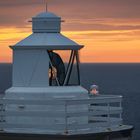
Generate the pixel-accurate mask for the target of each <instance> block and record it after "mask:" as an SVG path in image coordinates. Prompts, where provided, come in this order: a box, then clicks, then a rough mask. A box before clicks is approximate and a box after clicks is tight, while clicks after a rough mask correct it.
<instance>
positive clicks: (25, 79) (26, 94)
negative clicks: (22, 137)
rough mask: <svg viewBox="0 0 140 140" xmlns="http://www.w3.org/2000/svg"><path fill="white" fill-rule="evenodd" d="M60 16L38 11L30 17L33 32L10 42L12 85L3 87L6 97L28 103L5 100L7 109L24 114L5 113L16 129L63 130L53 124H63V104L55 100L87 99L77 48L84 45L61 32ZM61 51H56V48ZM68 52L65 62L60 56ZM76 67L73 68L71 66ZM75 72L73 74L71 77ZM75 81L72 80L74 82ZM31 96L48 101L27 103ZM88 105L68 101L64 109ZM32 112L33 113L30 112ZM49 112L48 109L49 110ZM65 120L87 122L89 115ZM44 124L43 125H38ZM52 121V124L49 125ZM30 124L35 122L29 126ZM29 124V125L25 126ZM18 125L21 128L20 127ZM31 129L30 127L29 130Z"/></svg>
mask: <svg viewBox="0 0 140 140" xmlns="http://www.w3.org/2000/svg"><path fill="white" fill-rule="evenodd" d="M60 29H61V18H60V17H58V16H56V15H55V14H53V13H50V12H44V13H40V14H38V15H37V16H35V17H33V18H32V30H33V33H32V34H31V35H30V36H28V37H27V38H25V39H23V40H21V41H20V42H18V43H17V44H15V45H13V46H10V47H11V48H12V50H13V78H12V87H11V88H9V89H8V90H6V92H5V98H6V99H15V100H19V101H24V102H27V103H22V102H21V103H20V102H19V103H18V104H9V105H8V104H7V105H6V112H10V111H15V112H17V111H20V113H21V114H25V113H27V114H28V115H27V116H24V115H23V116H20V115H18V114H17V115H15V116H8V117H6V122H7V123H8V124H15V125H14V126H15V128H12V129H10V128H7V129H8V131H16V132H26V133H28V132H45V133H48V132H50V133H56V132H63V131H62V130H61V128H60V127H55V125H54V124H60V123H62V124H64V122H65V121H66V120H65V117H63V114H64V113H65V111H66V110H65V105H64V104H62V105H57V104H56V103H55V101H56V100H57V101H59V100H63V101H64V102H65V101H67V100H71V99H73V100H74V99H87V98H88V91H87V90H86V89H84V88H83V87H81V86H80V76H79V56H78V51H79V50H80V49H81V48H82V47H83V46H82V45H79V44H77V43H76V42H74V41H72V40H70V39H69V38H67V37H65V36H64V35H62V34H61V33H60ZM60 51H61V53H60V54H59V52H60ZM67 51H68V52H69V53H70V55H67V56H66V57H67V59H68V57H69V61H68V63H67V64H65V63H64V60H63V58H61V57H60V55H62V56H63V54H64V53H65V52H67ZM74 68H75V69H76V70H75V71H73V69H74ZM72 75H74V77H72ZM73 81H74V82H73ZM30 100H32V101H33V100H35V101H37V100H38V102H41V101H42V102H43V101H44V100H51V101H52V103H51V105H48V106H45V105H43V104H41V105H40V104H33V105H28V102H30ZM87 106H88V105H78V106H76V105H70V106H69V107H68V108H67V111H70V112H71V111H73V112H76V111H77V110H78V109H80V110H81V109H82V110H83V111H85V112H86V111H88V107H87ZM35 111H39V112H40V113H44V114H45V112H46V111H48V112H49V111H50V112H59V111H61V114H60V113H59V115H58V116H57V115H56V117H43V115H42V116H41V115H36V117H33V116H32V114H33V113H34V112H35ZM31 113H32V114H31ZM48 116H49V113H48ZM67 121H68V123H71V124H72V123H75V124H76V123H80V124H81V123H82V124H87V123H88V116H81V117H78V118H77V117H72V118H70V119H68V120H67ZM42 125H45V129H44V128H42V127H40V126H42ZM52 125H54V127H55V128H52V129H51V127H50V126H52ZM31 126H36V127H34V128H32V127H31ZM27 127H28V128H27ZM19 128H20V129H19ZM29 130H30V131H29Z"/></svg>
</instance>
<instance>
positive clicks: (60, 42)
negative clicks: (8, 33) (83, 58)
mask: <svg viewBox="0 0 140 140" xmlns="http://www.w3.org/2000/svg"><path fill="white" fill-rule="evenodd" d="M32 19H33V20H32V26H33V27H32V29H33V33H32V34H31V35H29V36H28V37H26V38H25V39H23V40H21V41H20V42H18V43H17V44H15V45H14V46H11V48H13V49H14V48H15V49H25V48H26V49H48V50H79V49H81V48H82V47H83V45H79V44H77V43H76V42H74V41H72V40H71V39H69V38H67V37H65V36H64V35H62V34H61V33H60V31H61V17H58V16H56V15H55V14H53V13H51V12H43V13H40V14H38V15H37V16H35V17H33V18H32Z"/></svg>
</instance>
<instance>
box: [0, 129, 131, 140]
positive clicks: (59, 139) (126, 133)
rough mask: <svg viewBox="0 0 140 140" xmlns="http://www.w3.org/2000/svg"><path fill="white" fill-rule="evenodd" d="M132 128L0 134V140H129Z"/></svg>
mask: <svg viewBox="0 0 140 140" xmlns="http://www.w3.org/2000/svg"><path fill="white" fill-rule="evenodd" d="M132 130H133V127H129V128H128V129H125V130H120V131H113V132H102V133H89V134H74V135H69V134H63V135H57V134H56V135H48V134H23V133H8V132H0V140H87V139H88V140H131V139H132Z"/></svg>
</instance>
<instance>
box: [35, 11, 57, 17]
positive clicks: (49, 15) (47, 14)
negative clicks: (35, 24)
mask: <svg viewBox="0 0 140 140" xmlns="http://www.w3.org/2000/svg"><path fill="white" fill-rule="evenodd" d="M35 18H59V17H58V16H57V15H55V14H54V13H51V12H42V13H40V14H38V15H37V16H35Z"/></svg>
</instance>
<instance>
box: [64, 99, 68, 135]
mask: <svg viewBox="0 0 140 140" xmlns="http://www.w3.org/2000/svg"><path fill="white" fill-rule="evenodd" d="M64 133H65V134H68V116H67V101H65V131H64Z"/></svg>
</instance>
